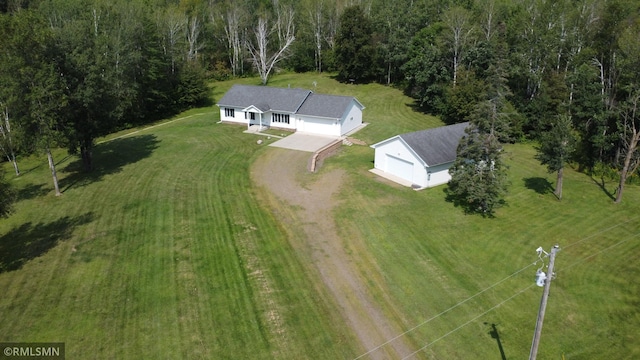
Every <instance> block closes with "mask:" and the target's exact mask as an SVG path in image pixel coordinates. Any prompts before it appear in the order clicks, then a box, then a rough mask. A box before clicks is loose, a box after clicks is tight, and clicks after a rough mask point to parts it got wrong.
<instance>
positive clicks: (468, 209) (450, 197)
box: [442, 186, 507, 219]
mask: <svg viewBox="0 0 640 360" xmlns="http://www.w3.org/2000/svg"><path fill="white" fill-rule="evenodd" d="M442 192H444V195H445V198H444V200H445V201H446V202H450V203H452V204H453V206H454V207H457V208H460V209H462V211H463V212H464V214H465V215H475V214H477V215H480V216H482V217H483V218H488V219H493V218H495V214H493V213H491V212H483V211H481V210H480V209H479V208H478V205H477V203H471V202H469V201H468V200H467V199H466V198H465V197H464V196H460V195H457V194H455V193H454V192H453V191H451V189H449V187H448V186H447V187H446V188H444V189H443V190H442ZM506 205H507V202H506V201H505V200H504V199H500V200H498V201H497V203H496V205H495V206H494V207H495V208H499V207H503V206H506Z"/></svg>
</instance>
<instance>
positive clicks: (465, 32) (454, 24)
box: [443, 6, 473, 86]
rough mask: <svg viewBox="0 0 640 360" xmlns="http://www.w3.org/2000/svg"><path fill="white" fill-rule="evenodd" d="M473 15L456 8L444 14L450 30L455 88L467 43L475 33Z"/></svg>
mask: <svg viewBox="0 0 640 360" xmlns="http://www.w3.org/2000/svg"><path fill="white" fill-rule="evenodd" d="M470 20H471V15H470V13H469V11H467V10H466V9H464V8H462V7H459V6H456V7H453V8H451V9H449V10H447V12H445V13H444V14H443V21H444V23H445V24H446V26H447V27H448V28H449V30H450V33H449V39H448V40H449V43H450V45H451V51H452V52H453V54H452V59H451V62H452V66H453V86H456V82H457V79H458V67H459V66H460V61H461V59H462V53H463V51H464V50H465V47H466V45H467V42H468V41H469V39H470V36H471V34H472V32H473V28H472V26H471V21H470Z"/></svg>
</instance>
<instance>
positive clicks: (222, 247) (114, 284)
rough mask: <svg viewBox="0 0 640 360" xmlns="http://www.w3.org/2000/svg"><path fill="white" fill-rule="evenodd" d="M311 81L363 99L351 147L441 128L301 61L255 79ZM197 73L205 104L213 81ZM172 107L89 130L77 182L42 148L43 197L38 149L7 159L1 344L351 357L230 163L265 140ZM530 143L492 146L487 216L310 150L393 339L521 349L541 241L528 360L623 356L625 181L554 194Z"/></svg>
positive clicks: (639, 242) (434, 354) (379, 92)
mask: <svg viewBox="0 0 640 360" xmlns="http://www.w3.org/2000/svg"><path fill="white" fill-rule="evenodd" d="M236 82H241V83H245V84H256V85H257V84H258V83H259V80H257V79H242V80H239V81H236ZM314 82H315V85H316V86H315V90H316V91H317V92H320V93H332V94H349V95H354V96H356V97H357V98H358V99H359V100H360V101H361V102H362V103H363V104H364V105H365V106H366V110H365V113H364V117H365V121H366V122H369V123H370V124H369V125H368V126H367V127H366V128H365V129H364V130H362V131H361V132H360V133H358V134H357V135H356V137H358V138H360V139H362V140H365V141H367V142H368V143H369V144H371V143H374V142H377V141H380V140H383V139H385V138H387V137H390V136H392V135H396V134H398V133H402V132H407V131H414V130H419V129H424V128H427V127H434V126H438V125H441V123H440V122H439V120H438V119H436V118H434V117H431V116H428V115H424V114H419V113H416V112H414V111H413V110H412V107H411V101H410V99H409V98H407V97H405V96H403V95H402V94H401V92H400V91H398V90H396V89H393V88H389V87H384V86H381V85H376V84H371V85H343V84H339V83H337V82H335V81H334V80H332V79H331V78H329V77H326V76H319V75H315V74H305V75H297V74H281V75H278V76H276V77H274V78H273V79H272V80H271V81H270V84H271V85H273V86H292V87H304V88H309V89H314ZM214 86H215V87H214V98H215V99H219V98H220V96H221V95H222V94H223V93H224V91H226V89H228V88H229V87H230V86H231V83H230V82H223V83H217V84H214ZM185 116H189V117H187V118H184V117H185ZM178 118H180V119H179V120H175V121H173V122H168V123H159V124H158V125H157V126H155V127H152V128H149V129H146V130H145V129H139V131H138V132H135V133H132V134H131V135H129V136H126V134H127V133H131V131H127V132H122V133H119V134H113V135H112V136H110V137H108V139H112V140H111V141H107V142H103V143H101V144H99V145H98V146H97V147H96V150H95V157H96V159H95V164H96V166H97V167H98V168H97V170H96V171H95V172H94V173H92V174H90V175H88V176H85V175H82V174H79V173H78V170H79V168H80V166H79V163H78V159H77V158H76V157H74V156H66V155H65V153H64V152H63V151H58V152H57V153H56V154H55V155H56V161H58V170H59V175H60V178H61V189H62V190H63V191H64V194H63V196H61V197H59V198H56V197H55V196H54V195H53V191H52V186H51V183H50V175H49V173H48V169H47V166H46V160H45V158H44V157H42V156H38V157H32V158H29V159H23V160H22V161H21V163H20V165H21V168H22V170H23V172H24V174H23V175H22V176H20V177H19V178H15V179H14V180H13V181H12V183H13V184H14V185H15V186H16V188H18V189H19V195H20V201H19V202H18V203H17V204H16V212H15V213H14V214H13V215H12V216H11V217H10V218H9V219H4V220H0V288H1V289H3V295H2V296H1V297H0V319H1V321H0V341H41V342H47V341H64V342H65V343H66V351H67V354H68V358H70V359H75V358H87V357H89V358H105V359H114V358H117V359H139V358H154V359H155V358H167V359H169V358H203V359H211V358H216V359H224V358H227V359H249V358H251V359H255V358H278V359H299V358H311V359H343V358H344V359H349V358H355V357H357V356H359V355H360V354H362V353H363V352H364V351H366V349H361V348H360V347H359V345H358V344H357V343H356V342H355V340H354V339H355V338H354V337H353V335H352V334H351V333H350V332H349V330H348V329H347V328H346V327H345V326H344V325H343V324H342V323H341V319H339V318H338V317H337V316H338V315H337V314H338V312H337V309H336V308H335V305H334V303H333V302H332V300H331V298H330V297H329V296H328V295H327V293H325V291H324V290H323V288H322V287H321V286H318V280H317V279H315V278H314V275H313V274H314V272H313V271H310V270H309V269H308V267H307V264H305V263H304V262H303V261H302V258H301V257H299V256H297V255H296V253H295V251H294V250H293V249H292V248H291V246H290V245H289V242H288V238H287V236H290V235H288V234H295V233H296V229H284V228H282V226H281V224H279V223H278V222H277V220H276V219H275V218H274V216H273V215H272V214H273V213H274V211H273V210H274V209H268V208H266V206H264V205H261V200H260V199H261V198H262V197H261V196H260V194H259V193H257V190H256V189H254V188H253V186H252V183H251V181H250V178H249V167H250V165H251V163H252V162H253V161H254V160H255V159H256V158H257V157H258V156H259V155H260V154H262V152H264V151H269V149H268V148H267V147H264V145H263V146H258V145H256V143H255V140H256V138H255V137H254V136H252V135H247V134H243V133H242V130H243V129H242V128H241V127H236V126H230V125H221V124H216V122H217V121H218V120H219V114H218V112H217V107H210V108H203V109H195V110H192V111H190V112H188V113H186V114H183V115H181V116H180V117H178ZM123 135H125V136H123ZM120 136H123V137H120ZM533 155H534V151H533V149H532V147H531V146H530V145H526V144H525V145H522V144H517V145H510V146H508V147H507V157H508V163H509V165H510V171H509V173H510V180H511V187H510V193H509V196H508V197H507V206H506V207H504V208H502V209H500V210H499V211H498V212H497V216H496V218H494V219H483V218H481V217H478V216H466V215H464V214H463V213H462V211H461V210H460V209H457V208H455V207H453V205H452V204H451V203H448V202H446V201H445V200H444V193H443V190H444V187H437V188H434V189H428V190H424V191H420V192H415V191H413V190H410V189H408V188H402V187H399V186H394V185H391V184H388V183H386V182H382V181H380V180H379V179H378V178H376V177H375V176H374V175H373V174H371V173H369V172H368V169H370V168H371V167H372V161H373V149H371V148H369V147H364V146H352V147H344V148H343V150H342V151H341V152H340V153H339V154H338V155H337V156H335V157H333V158H331V159H328V160H326V161H325V163H324V166H323V168H321V170H320V175H322V174H323V173H324V172H326V171H328V170H330V169H332V168H337V167H339V168H343V169H346V170H347V174H348V175H347V177H346V178H347V181H346V183H345V186H344V187H343V191H342V197H343V198H344V200H345V201H343V202H342V204H343V205H342V206H341V207H340V209H339V210H338V211H337V212H336V214H335V215H336V219H338V221H339V222H338V225H339V229H340V232H341V234H343V235H344V239H345V240H344V241H345V249H347V251H349V252H351V253H352V254H354V261H355V262H356V263H357V264H358V266H359V269H360V270H361V272H362V274H363V276H364V277H365V278H366V279H368V280H369V283H370V285H371V289H370V291H371V294H372V295H373V296H374V297H375V298H377V299H379V300H380V303H381V304H382V306H383V308H384V310H385V311H386V312H387V314H388V315H389V317H391V318H394V319H396V320H397V321H398V322H399V323H400V324H402V327H403V328H405V329H407V330H410V329H414V328H415V329H414V330H412V331H409V332H408V333H407V334H406V335H405V336H407V337H408V339H409V343H411V344H413V345H414V347H415V349H416V350H418V349H421V348H423V347H424V349H423V350H422V351H421V352H419V353H418V354H417V357H426V358H434V359H500V358H501V351H503V352H504V357H506V358H508V359H520V358H526V357H527V354H528V353H529V347H530V344H531V339H532V336H533V330H534V326H535V321H536V315H537V311H538V306H539V303H540V296H541V293H542V291H541V289H540V288H538V287H536V286H535V285H533V286H532V284H533V283H534V274H535V271H536V269H537V266H533V265H532V263H533V262H534V261H535V260H536V253H535V249H536V248H537V247H538V246H543V247H544V248H545V249H546V250H547V251H548V250H549V249H550V247H551V246H552V245H553V244H555V243H558V244H559V245H560V247H561V248H562V250H561V251H560V252H559V254H558V257H557V259H556V272H557V279H556V280H555V281H554V282H553V284H552V289H551V295H550V298H549V305H548V308H547V314H546V318H545V323H544V328H543V332H542V333H543V335H542V340H541V345H540V350H539V353H538V358H539V359H561V358H562V356H563V355H564V356H565V358H566V359H613V358H615V359H635V358H638V357H640V340H638V339H637V333H639V332H640V311H639V309H638V307H639V305H640V286H639V285H638V282H637V280H636V279H637V278H638V276H639V275H640V188H638V187H637V186H629V187H628V189H627V190H626V192H625V197H624V199H623V203H622V204H618V205H615V204H613V200H612V199H611V198H610V196H609V195H608V193H607V191H609V192H611V191H613V189H614V188H615V184H612V183H608V184H605V186H604V189H603V188H601V186H599V185H598V183H597V182H596V181H594V180H593V179H591V178H589V177H588V176H586V175H584V174H581V173H577V172H575V171H572V170H568V171H566V179H565V189H564V197H563V200H562V202H559V201H557V200H556V199H555V198H554V197H553V194H552V193H551V190H550V188H549V186H552V183H553V179H554V178H553V175H549V174H547V173H546V172H545V170H544V168H543V167H541V166H540V165H539V164H538V163H537V161H535V160H534V158H533ZM5 165H6V164H5ZM6 168H7V170H10V169H9V167H8V166H7V167H6ZM8 174H10V173H8ZM315 176H317V175H309V176H308V177H307V178H306V179H305V181H313V179H314V177H315ZM8 178H9V179H12V176H10V175H9V176H8ZM276 210H277V209H276ZM492 324H494V325H495V329H496V330H497V333H496V332H495V331H493V329H494V328H493V327H492ZM87 354H90V355H89V356H87Z"/></svg>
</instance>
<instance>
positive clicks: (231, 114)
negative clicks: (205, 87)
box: [224, 108, 236, 118]
mask: <svg viewBox="0 0 640 360" xmlns="http://www.w3.org/2000/svg"><path fill="white" fill-rule="evenodd" d="M224 116H226V117H230V118H234V117H236V110H235V109H229V108H224Z"/></svg>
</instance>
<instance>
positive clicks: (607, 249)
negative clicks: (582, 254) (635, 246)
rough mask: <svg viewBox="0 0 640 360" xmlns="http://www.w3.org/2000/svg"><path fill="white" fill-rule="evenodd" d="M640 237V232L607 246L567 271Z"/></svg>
mask: <svg viewBox="0 0 640 360" xmlns="http://www.w3.org/2000/svg"><path fill="white" fill-rule="evenodd" d="M639 235H640V232H637V233H635V234H633V235H630V236H628V237H627V238H625V239H623V240H620V241H618V242H617V243H615V244H613V245H610V246H607V247H606V248H604V249H602V250H600V251H598V252H596V253H593V254H591V255H589V256H587V257H586V258H584V259H582V260H578V261H576V262H574V263H573V264H571V265H569V266H567V267H566V268H565V269H570V268H572V267H574V266H576V265H578V264H580V263H583V262H585V261H587V260H589V259H591V258H593V257H596V256H598V255H600V254H602V253H603V252H605V251H609V250H611V249H613V248H615V247H617V246H620V245H622V244H624V243H626V242H627V241H629V240H631V239H633V238H635V237H637V236H639Z"/></svg>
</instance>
